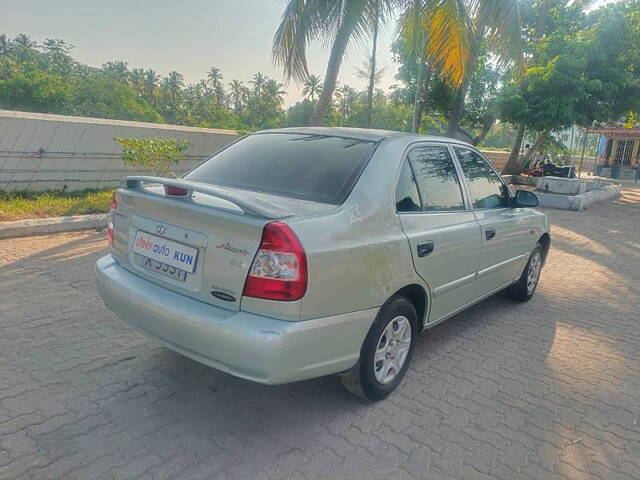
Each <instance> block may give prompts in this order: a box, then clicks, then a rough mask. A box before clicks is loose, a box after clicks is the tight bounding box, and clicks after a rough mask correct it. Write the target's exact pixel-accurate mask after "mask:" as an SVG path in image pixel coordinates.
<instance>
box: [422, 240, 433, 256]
mask: <svg viewBox="0 0 640 480" xmlns="http://www.w3.org/2000/svg"><path fill="white" fill-rule="evenodd" d="M432 252H433V242H422V243H419V244H418V256H419V257H426V256H427V255H430V254H431V253H432Z"/></svg>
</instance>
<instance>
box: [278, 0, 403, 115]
mask: <svg viewBox="0 0 640 480" xmlns="http://www.w3.org/2000/svg"><path fill="white" fill-rule="evenodd" d="M392 3H393V0H324V1H320V0H289V1H288V3H287V6H286V8H285V10H284V13H283V15H282V21H281V22H280V26H279V27H278V30H277V31H276V34H275V36H274V39H273V49H272V54H273V58H274V60H275V61H276V63H277V64H278V65H281V66H283V67H284V73H285V77H286V78H287V80H289V79H291V78H294V79H295V80H298V81H304V80H306V79H307V77H308V76H309V69H308V66H307V57H306V49H307V46H308V45H309V43H311V42H312V41H314V40H317V39H325V40H326V41H328V43H330V44H331V53H330V55H329V62H328V63H327V69H326V71H325V75H324V84H323V85H322V92H321V93H320V97H319V99H318V102H317V103H316V106H315V109H314V112H313V115H312V116H311V122H310V123H311V124H312V125H321V124H322V123H323V122H324V119H325V115H326V113H327V110H328V109H329V107H330V105H331V99H332V96H333V91H334V90H335V88H336V82H337V80H338V73H339V71H340V65H341V64H342V59H343V58H344V55H345V53H346V50H347V46H348V45H349V42H350V41H352V40H361V39H362V38H364V37H365V35H367V34H368V33H369V32H370V31H371V30H372V28H373V26H374V23H375V18H376V12H378V14H379V18H384V17H385V15H387V14H388V12H389V11H390V10H391V5H392Z"/></svg>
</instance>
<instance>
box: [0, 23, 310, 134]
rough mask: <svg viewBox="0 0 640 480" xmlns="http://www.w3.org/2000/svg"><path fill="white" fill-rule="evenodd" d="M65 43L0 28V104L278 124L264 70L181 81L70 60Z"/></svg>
mask: <svg viewBox="0 0 640 480" xmlns="http://www.w3.org/2000/svg"><path fill="white" fill-rule="evenodd" d="M72 48H73V46H72V45H69V44H67V43H65V42H64V41H62V40H59V39H47V40H45V41H44V43H42V44H38V43H37V42H34V41H33V40H31V39H30V38H29V37H28V36H27V35H23V34H20V35H18V36H16V37H15V38H14V39H8V38H7V36H6V35H0V108H7V109H13V110H26V111H34V112H45V113H58V114H63V115H78V116H91V117H99V118H113V119H118V120H133V121H144V122H155V123H164V122H167V123H171V124H177V125H192V126H198V127H210V128H226V129H234V130H246V131H249V130H251V131H253V130H258V129H261V128H272V127H279V126H281V125H282V124H283V123H284V112H283V109H282V103H283V100H284V95H285V92H284V91H283V89H282V85H281V84H280V83H278V82H276V81H275V80H273V79H270V78H268V77H267V76H265V75H262V74H256V76H254V81H253V82H252V83H253V84H254V86H253V88H247V87H245V86H244V84H243V83H242V82H240V81H238V80H233V81H232V82H231V83H230V84H229V86H230V89H229V90H228V91H227V90H226V89H225V87H224V84H223V78H224V77H223V74H222V72H221V71H220V69H218V68H216V67H211V69H210V70H209V71H208V72H207V78H206V80H201V81H199V82H197V83H195V84H191V85H185V82H184V78H183V77H182V75H181V74H180V73H179V72H175V71H174V72H170V73H169V74H168V75H167V76H166V77H164V78H161V77H160V76H159V75H158V74H157V73H156V72H154V71H153V70H144V69H141V68H134V69H129V65H128V64H127V63H126V62H122V61H112V62H106V63H104V64H103V65H102V67H101V68H94V67H90V66H88V65H85V64H82V63H80V62H76V61H74V60H73V58H72V57H71V55H70V52H71V49H72ZM256 80H257V83H255V81H256ZM318 87H319V86H318V85H316V87H315V92H314V95H317V91H318Z"/></svg>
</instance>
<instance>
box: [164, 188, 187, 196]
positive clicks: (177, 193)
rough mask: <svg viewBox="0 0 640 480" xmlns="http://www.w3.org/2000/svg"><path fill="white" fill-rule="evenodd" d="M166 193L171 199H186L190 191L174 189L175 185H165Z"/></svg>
mask: <svg viewBox="0 0 640 480" xmlns="http://www.w3.org/2000/svg"><path fill="white" fill-rule="evenodd" d="M164 193H165V195H169V196H171V197H184V196H186V195H187V193H188V191H187V189H186V188H181V187H174V186H173V185H165V186H164Z"/></svg>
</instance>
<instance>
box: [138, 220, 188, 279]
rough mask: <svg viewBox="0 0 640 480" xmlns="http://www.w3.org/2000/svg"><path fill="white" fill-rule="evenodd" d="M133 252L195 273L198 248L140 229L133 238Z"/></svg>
mask: <svg viewBox="0 0 640 480" xmlns="http://www.w3.org/2000/svg"><path fill="white" fill-rule="evenodd" d="M133 252H134V253H137V254H139V255H142V256H144V257H148V258H151V259H152V260H156V261H158V262H161V263H164V264H166V265H169V266H171V267H176V268H179V269H180V270H184V271H185V272H187V273H193V271H194V270H195V268H196V262H197V261H198V249H197V248H193V247H189V246H187V245H183V244H182V243H178V242H174V241H173V240H168V239H166V238H162V237H158V236H157V235H151V234H150V233H147V232H143V231H142V230H138V231H137V232H136V236H135V238H134V239H133Z"/></svg>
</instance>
